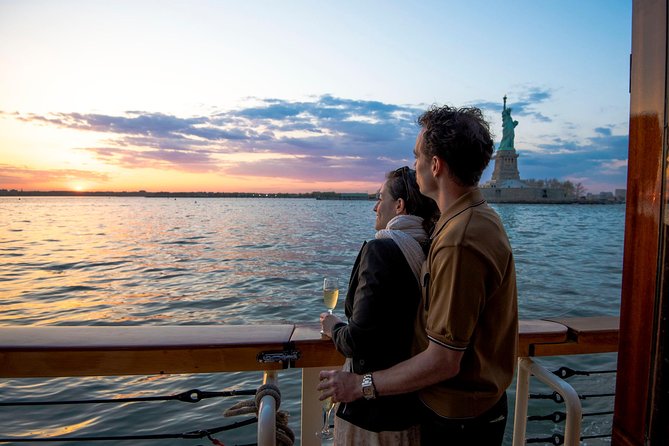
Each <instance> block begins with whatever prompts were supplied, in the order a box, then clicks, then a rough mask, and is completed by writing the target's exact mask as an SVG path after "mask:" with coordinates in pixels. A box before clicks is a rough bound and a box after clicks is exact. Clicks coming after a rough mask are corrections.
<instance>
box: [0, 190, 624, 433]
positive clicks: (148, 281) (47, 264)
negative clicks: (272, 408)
mask: <svg viewBox="0 0 669 446" xmlns="http://www.w3.org/2000/svg"><path fill="white" fill-rule="evenodd" d="M372 206H373V203H372V202H368V201H316V200H306V199H239V198H231V199H199V198H178V199H173V198H151V199H146V198H118V197H21V198H20V199H19V198H17V197H11V198H0V310H1V311H0V324H1V325H5V326H8V325H11V326H16V325H110V324H113V325H115V324H125V325H140V324H141V325H180V324H244V323H300V322H314V321H316V320H317V318H318V314H319V313H320V312H321V311H322V310H323V303H322V292H321V289H320V287H321V286H322V278H323V277H324V276H326V275H328V276H336V277H339V278H340V285H342V284H343V286H342V290H341V292H342V295H345V292H346V289H345V285H346V283H347V282H348V277H349V274H350V268H351V266H352V264H353V261H354V260H355V256H356V254H357V252H358V249H359V247H360V245H361V243H362V241H363V240H365V239H370V238H372V237H373V235H374V231H373V226H374V213H373V212H372ZM495 208H496V209H497V211H498V213H499V214H500V216H501V217H502V220H503V221H504V224H505V227H506V229H507V232H508V234H509V238H510V240H511V244H512V246H513V249H514V255H515V259H516V269H517V274H518V289H519V311H520V316H521V318H523V319H536V318H543V317H557V316H560V317H577V316H593V315H617V314H618V312H619V307H620V285H621V275H622V256H623V235H624V234H623V233H624V207H623V206H619V205H612V206H584V205H511V204H503V205H502V204H500V205H496V206H495ZM341 308H342V304H341V303H340V304H339V306H338V311H339V312H340V313H341V312H342V311H341ZM615 360H616V357H615V355H591V356H587V357H576V358H550V359H546V360H542V363H544V364H548V365H549V366H551V367H552V366H553V364H557V365H568V366H570V367H573V368H578V369H598V370H603V369H611V368H615ZM598 376H599V375H598ZM601 376H602V378H601V379H600V378H599V377H598V378H596V379H597V380H600V381H601V382H599V383H598V384H597V386H598V388H602V389H605V390H604V391H612V389H613V387H614V384H613V378H612V377H610V376H607V375H601ZM260 379H261V374H260V373H239V374H212V375H209V374H203V375H190V376H180V375H179V376H161V377H104V378H102V377H95V378H84V379H73V378H59V379H50V380H44V379H22V380H5V381H4V382H2V383H0V388H2V400H3V401H8V400H19V399H26V398H36V397H37V398H40V399H53V400H55V399H82V398H112V397H119V396H129V395H135V396H153V395H165V394H172V393H176V392H181V391H184V390H188V389H191V388H199V389H202V390H211V391H215V390H221V389H227V388H255V387H257V386H258V384H259V382H260ZM299 379H300V372H299V371H297V370H295V371H286V372H282V373H281V374H280V383H281V388H282V392H283V402H282V409H285V410H287V411H288V412H290V413H291V415H292V420H291V427H292V428H293V429H295V430H296V431H297V434H298V435H299V434H300V433H299V421H298V420H299V415H300V408H299V400H300V388H299ZM574 383H575V384H574V385H575V386H577V384H578V381H574ZM591 383H592V381H586V382H585V383H584V386H585V388H586V389H587V388H590V387H591ZM577 390H580V389H578V387H577ZM534 391H535V389H534V387H533V392H534ZM512 393H513V392H512V390H511V394H512ZM230 404H231V402H230V400H226V399H215V400H205V401H204V402H202V403H199V404H197V405H191V404H185V403H174V402H167V403H151V404H123V405H102V404H98V405H94V406H86V407H85V408H84V407H83V406H51V407H46V408H21V409H17V408H11V409H10V408H1V407H0V437H7V436H19V435H28V436H46V435H65V434H67V435H77V436H79V435H121V434H147V433H179V432H185V431H191V430H195V429H203V428H211V427H215V426H220V425H223V424H227V423H229V422H230V421H231V420H230V419H223V418H222V415H221V413H222V411H223V410H224V408H226V407H229V405H230ZM536 404H539V406H540V409H541V408H542V407H541V406H545V407H546V408H547V410H548V412H551V411H553V410H562V409H561V408H560V406H558V405H554V406H550V405H549V404H543V403H535V402H531V405H530V410H531V412H532V411H533V408H534V407H535V406H536ZM584 404H585V403H584ZM588 404H591V405H592V407H593V408H595V409H597V410H608V409H610V408H611V407H612V399H601V398H597V399H595V400H594V401H593V402H592V403H590V402H588ZM600 407H601V408H602V409H600ZM592 411H594V410H592ZM9 414H11V416H8V415H9ZM592 418H593V420H588V421H587V422H586V421H584V428H585V429H584V431H585V432H586V433H589V434H593V433H597V432H606V431H607V430H608V431H609V432H610V417H608V418H607V417H604V418H602V417H592ZM233 420H236V418H235V419H233ZM542 423H544V424H541V423H539V424H538V425H533V424H531V423H530V425H529V434H528V437H532V436H549V435H550V433H551V432H552V430H553V427H552V426H553V425H552V423H549V424H545V422H542ZM510 424H511V423H509V426H508V429H507V431H508V432H507V433H508V435H509V438H510V427H511V426H510ZM254 429H255V428H254V427H253V426H252V427H249V428H244V429H242V430H240V431H234V432H229V433H228V432H226V433H222V434H219V435H218V436H217V438H219V439H221V440H223V441H225V442H226V444H235V443H248V442H252V441H254V440H253V431H254ZM535 433H536V435H534V434H535ZM600 441H601V440H600ZM159 443H160V442H156V441H150V442H148V441H147V442H138V441H134V442H132V444H141V445H144V444H146V445H156V444H159ZM62 444H67V443H62ZM70 444H80V443H70ZM100 444H109V443H100ZM169 444H184V445H196V444H210V442H209V441H208V440H207V439H206V438H205V439H203V440H170V443H169ZM588 444H600V443H597V441H596V440H593V441H590V442H588Z"/></svg>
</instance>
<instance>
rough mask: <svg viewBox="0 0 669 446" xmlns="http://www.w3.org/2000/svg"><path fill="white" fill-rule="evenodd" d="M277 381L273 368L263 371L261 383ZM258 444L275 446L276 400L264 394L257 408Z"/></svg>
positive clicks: (275, 382) (259, 445)
mask: <svg viewBox="0 0 669 446" xmlns="http://www.w3.org/2000/svg"><path fill="white" fill-rule="evenodd" d="M277 381H278V378H277V372H276V371H275V370H265V371H264V372H263V384H274V385H276V384H277ZM258 446H276V400H275V399H274V397H273V396H271V395H265V396H264V397H263V398H262V399H261V400H260V407H259V408H258Z"/></svg>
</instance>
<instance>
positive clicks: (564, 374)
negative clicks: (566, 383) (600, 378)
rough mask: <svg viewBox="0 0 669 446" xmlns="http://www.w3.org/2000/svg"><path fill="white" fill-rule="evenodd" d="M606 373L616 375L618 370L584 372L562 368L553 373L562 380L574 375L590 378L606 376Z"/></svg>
mask: <svg viewBox="0 0 669 446" xmlns="http://www.w3.org/2000/svg"><path fill="white" fill-rule="evenodd" d="M604 373H616V370H594V371H584V370H574V369H570V368H569V367H560V368H559V369H557V370H555V371H554V372H553V374H555V375H557V376H559V377H560V378H562V379H566V378H571V377H572V376H574V375H581V376H590V375H598V374H604Z"/></svg>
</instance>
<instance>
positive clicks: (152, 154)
mask: <svg viewBox="0 0 669 446" xmlns="http://www.w3.org/2000/svg"><path fill="white" fill-rule="evenodd" d="M630 48H631V1H622V0H588V1H582V0H541V1H537V0H519V1H503V2H502V1H497V0H487V1H483V0H470V1H462V0H457V1H456V0H453V1H436V0H435V1H421V2H408V1H394V0H383V1H381V0H379V1H375V0H374V1H364V0H352V1H348V0H338V1H336V2H325V1H314V0H310V1H307V0H304V1H301V0H295V1H293V0H286V1H270V0H267V1H255V0H247V1H243V2H242V1H238V0H237V1H225V0H220V1H197V0H196V1H180V2H177V1H144V0H135V1H130V0H127V1H125V0H118V1H102V0H99V1H98V0H81V1H74V0H72V1H68V0H59V1H47V0H43V1H33V0H0V189H13V188H16V189H23V190H98V191H100V190H102V191H123V190H127V191H135V190H140V189H144V190H147V191H227V192H232V191H239V192H310V191H316V190H328V191H329V190H336V191H341V192H343V191H354V192H374V191H375V190H376V189H377V188H378V186H379V184H380V182H381V181H382V179H383V175H384V172H386V171H388V170H392V169H395V168H397V167H399V166H402V165H405V164H409V165H411V164H412V163H413V157H412V153H411V152H412V149H413V144H414V141H415V137H416V133H417V131H418V128H417V126H416V124H415V119H416V117H417V116H418V115H419V114H420V112H421V111H423V110H424V109H425V108H427V107H428V106H429V105H431V104H434V103H436V104H449V105H456V106H462V105H476V106H479V107H482V108H483V109H484V112H485V114H486V117H487V118H488V120H489V121H490V122H491V124H492V128H493V130H494V133H495V141H496V142H497V143H499V141H500V139H501V136H502V126H501V109H502V97H503V96H504V95H507V97H508V105H509V106H510V107H511V108H512V115H513V117H514V119H516V120H518V121H519V125H518V127H516V138H515V145H516V149H517V150H518V152H519V153H520V158H519V168H520V173H521V176H522V177H523V178H538V179H545V178H554V177H556V178H559V179H562V180H567V179H568V180H571V181H574V182H581V183H583V184H584V186H585V187H586V189H587V191H588V192H599V191H604V190H611V191H612V190H613V189H615V188H625V187H626V184H625V182H626V171H627V144H628V136H627V135H628V113H629V93H628V86H629V58H630ZM490 171H491V169H489V170H488V171H487V173H486V174H484V180H487V179H489V177H490Z"/></svg>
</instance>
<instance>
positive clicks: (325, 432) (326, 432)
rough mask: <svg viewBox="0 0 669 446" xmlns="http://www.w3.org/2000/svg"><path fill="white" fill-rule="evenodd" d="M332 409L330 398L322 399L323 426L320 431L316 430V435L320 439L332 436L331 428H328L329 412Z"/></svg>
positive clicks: (328, 438) (329, 438)
mask: <svg viewBox="0 0 669 446" xmlns="http://www.w3.org/2000/svg"><path fill="white" fill-rule="evenodd" d="M332 409H334V403H333V402H332V398H330V397H328V398H326V399H324V400H323V427H322V428H321V431H320V432H316V436H317V437H318V438H320V439H321V440H331V439H332V438H333V437H334V434H333V432H332V430H330V414H331V413H332Z"/></svg>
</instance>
